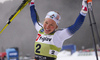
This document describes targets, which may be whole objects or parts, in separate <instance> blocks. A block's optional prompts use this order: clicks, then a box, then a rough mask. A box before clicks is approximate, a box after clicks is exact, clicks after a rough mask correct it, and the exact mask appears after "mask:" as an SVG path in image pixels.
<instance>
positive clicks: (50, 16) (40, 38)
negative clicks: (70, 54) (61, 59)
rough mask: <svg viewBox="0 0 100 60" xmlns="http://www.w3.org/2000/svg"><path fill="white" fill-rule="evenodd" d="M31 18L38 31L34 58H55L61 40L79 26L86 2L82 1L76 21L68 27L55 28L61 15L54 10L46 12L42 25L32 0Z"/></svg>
mask: <svg viewBox="0 0 100 60" xmlns="http://www.w3.org/2000/svg"><path fill="white" fill-rule="evenodd" d="M30 12H31V18H32V21H33V23H34V26H35V28H36V30H37V32H38V35H37V38H36V41H35V45H34V48H35V50H34V52H35V60H55V59H56V58H57V53H58V52H59V51H60V50H61V48H62V45H63V42H64V41H65V40H66V39H69V38H71V37H72V36H73V34H74V33H75V32H76V31H77V30H78V29H79V28H80V27H81V25H82V24H83V22H84V19H85V16H86V13H87V2H86V0H83V1H82V9H81V11H80V14H79V16H78V17H77V19H76V22H75V23H74V24H73V25H71V26H70V27H68V28H63V29H60V30H59V29H57V28H58V24H59V21H60V19H61V16H60V14H59V13H58V12H56V11H50V12H48V13H47V15H46V17H45V20H44V23H43V25H42V24H41V23H40V22H39V18H38V14H37V12H36V9H35V5H34V0H32V1H31V2H30Z"/></svg>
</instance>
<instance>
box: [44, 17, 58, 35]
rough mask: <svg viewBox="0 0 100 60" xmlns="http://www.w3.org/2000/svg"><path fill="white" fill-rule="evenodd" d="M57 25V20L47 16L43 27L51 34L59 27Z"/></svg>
mask: <svg viewBox="0 0 100 60" xmlns="http://www.w3.org/2000/svg"><path fill="white" fill-rule="evenodd" d="M57 27H58V26H57V25H56V22H55V21H54V20H52V19H50V18H45V21H44V23H43V28H44V32H45V33H46V34H50V33H52V32H53V31H54V30H55V29H57Z"/></svg>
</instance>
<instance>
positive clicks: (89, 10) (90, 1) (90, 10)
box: [87, 0, 98, 60]
mask: <svg viewBox="0 0 100 60" xmlns="http://www.w3.org/2000/svg"><path fill="white" fill-rule="evenodd" d="M87 3H88V16H89V21H90V26H91V32H92V36H93V44H94V50H95V55H96V59H97V60H98V54H97V48H96V42H95V37H94V31H93V25H92V18H93V17H94V16H93V14H92V17H91V14H90V13H93V11H92V0H87Z"/></svg>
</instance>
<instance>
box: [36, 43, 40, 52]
mask: <svg viewBox="0 0 100 60" xmlns="http://www.w3.org/2000/svg"><path fill="white" fill-rule="evenodd" d="M36 47H37V49H36V53H40V51H39V50H40V49H41V45H40V44H37V45H36Z"/></svg>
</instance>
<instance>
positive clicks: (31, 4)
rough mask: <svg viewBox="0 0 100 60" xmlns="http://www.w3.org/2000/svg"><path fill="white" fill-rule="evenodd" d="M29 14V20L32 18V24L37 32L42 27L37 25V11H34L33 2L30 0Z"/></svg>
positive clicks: (39, 24)
mask: <svg viewBox="0 0 100 60" xmlns="http://www.w3.org/2000/svg"><path fill="white" fill-rule="evenodd" d="M30 13H31V18H32V21H33V24H34V26H35V28H36V30H37V31H39V30H40V29H41V28H42V25H41V23H39V17H38V14H37V11H36V9H35V5H34V0H32V1H31V2H30Z"/></svg>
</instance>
